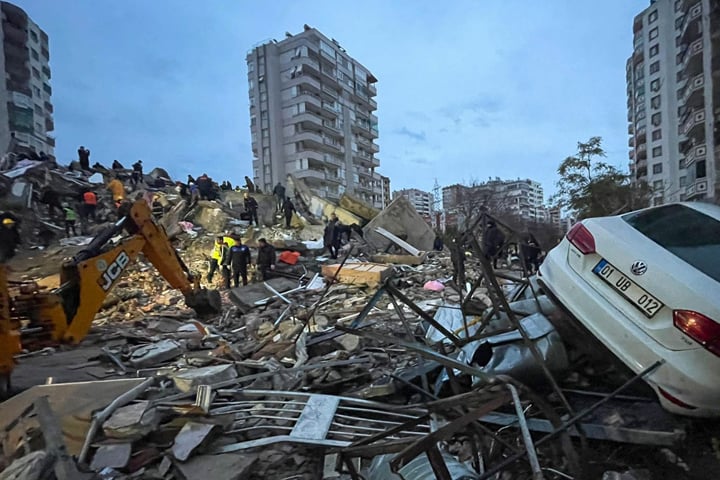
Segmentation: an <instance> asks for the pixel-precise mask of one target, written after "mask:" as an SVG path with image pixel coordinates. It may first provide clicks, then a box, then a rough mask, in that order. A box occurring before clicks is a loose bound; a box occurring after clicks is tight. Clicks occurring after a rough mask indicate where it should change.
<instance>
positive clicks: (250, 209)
mask: <svg viewBox="0 0 720 480" xmlns="http://www.w3.org/2000/svg"><path fill="white" fill-rule="evenodd" d="M244 198H245V202H244V204H245V211H246V212H247V213H248V214H249V215H250V225H252V224H253V221H254V222H255V225H256V226H258V227H259V226H260V222H259V221H258V203H257V200H255V199H254V198H253V197H251V196H250V194H249V193H246V194H245V195H244Z"/></svg>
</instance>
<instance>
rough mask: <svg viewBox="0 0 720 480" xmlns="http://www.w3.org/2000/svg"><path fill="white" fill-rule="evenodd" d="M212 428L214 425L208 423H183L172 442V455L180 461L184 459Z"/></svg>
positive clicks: (204, 438) (205, 437) (188, 456)
mask: <svg viewBox="0 0 720 480" xmlns="http://www.w3.org/2000/svg"><path fill="white" fill-rule="evenodd" d="M214 428H215V425H213V424H210V423H197V422H188V423H186V424H185V425H183V428H182V429H181V430H180V431H179V432H178V434H177V436H176V437H175V441H174V442H173V446H172V453H173V456H174V457H175V458H176V459H177V460H180V461H181V462H184V461H186V460H187V459H188V458H190V455H191V454H192V452H193V451H194V450H195V449H196V448H198V447H199V446H200V445H201V444H202V443H203V442H204V441H205V440H206V439H207V438H208V436H209V435H210V433H211V432H212V430H213V429H214ZM210 478H213V477H210Z"/></svg>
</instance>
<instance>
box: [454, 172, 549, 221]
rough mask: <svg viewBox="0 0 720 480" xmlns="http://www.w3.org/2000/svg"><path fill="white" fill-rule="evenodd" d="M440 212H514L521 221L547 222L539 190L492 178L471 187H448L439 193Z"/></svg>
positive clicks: (536, 184)
mask: <svg viewBox="0 0 720 480" xmlns="http://www.w3.org/2000/svg"><path fill="white" fill-rule="evenodd" d="M442 192H443V208H444V209H445V212H446V213H449V214H452V213H453V212H454V211H456V210H458V209H462V207H463V206H466V207H467V206H470V207H471V208H480V207H481V206H485V207H487V208H488V209H490V210H499V211H508V212H514V213H515V214H517V215H518V216H520V217H522V218H524V219H525V220H528V221H532V222H544V221H547V220H548V210H547V208H546V207H545V202H544V196H543V188H542V185H540V183H539V182H536V181H534V180H530V179H517V180H501V179H499V178H495V179H494V180H488V181H487V182H484V183H480V184H478V185H473V186H465V185H457V184H456V185H450V186H448V187H444V188H443V189H442Z"/></svg>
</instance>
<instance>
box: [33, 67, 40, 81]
mask: <svg viewBox="0 0 720 480" xmlns="http://www.w3.org/2000/svg"><path fill="white" fill-rule="evenodd" d="M32 72H33V77H35V78H37V79H38V80H40V70H38V69H37V68H35V67H32Z"/></svg>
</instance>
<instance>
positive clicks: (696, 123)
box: [682, 108, 705, 138]
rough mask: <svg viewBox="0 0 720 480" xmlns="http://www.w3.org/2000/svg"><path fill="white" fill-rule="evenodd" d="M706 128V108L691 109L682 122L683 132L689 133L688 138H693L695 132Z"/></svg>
mask: <svg viewBox="0 0 720 480" xmlns="http://www.w3.org/2000/svg"><path fill="white" fill-rule="evenodd" d="M698 127H700V128H699V129H700V130H704V127H705V109H704V108H699V109H695V110H691V111H690V112H688V113H687V114H686V115H685V118H684V119H683V122H682V133H683V134H684V135H687V137H688V138H692V137H693V136H694V133H696V131H697V130H698Z"/></svg>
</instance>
